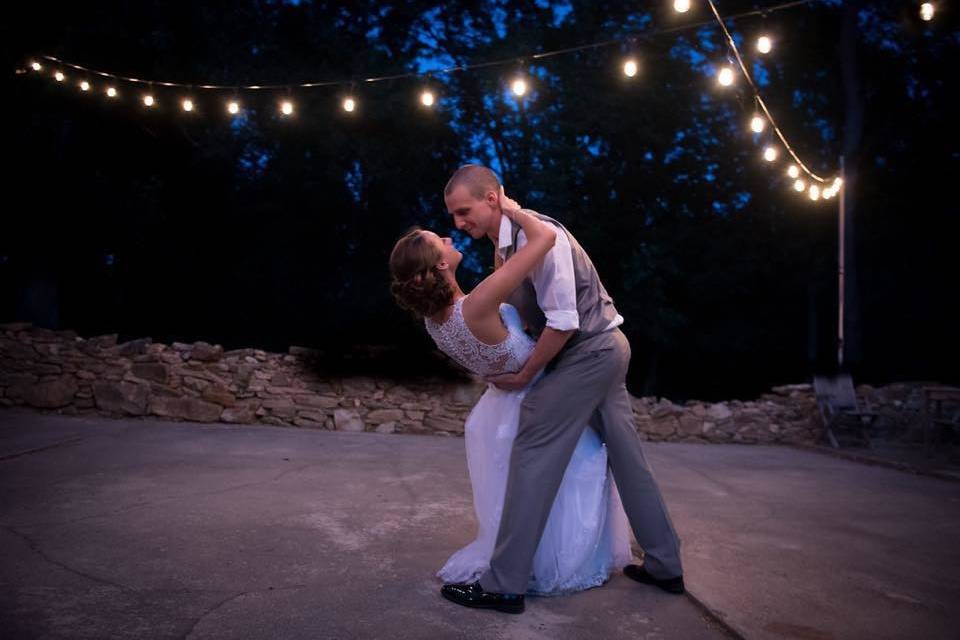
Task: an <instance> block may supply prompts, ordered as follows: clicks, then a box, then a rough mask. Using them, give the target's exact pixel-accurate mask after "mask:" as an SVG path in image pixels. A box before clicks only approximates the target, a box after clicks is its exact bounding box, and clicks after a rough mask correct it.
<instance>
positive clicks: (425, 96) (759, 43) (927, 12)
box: [28, 0, 935, 199]
mask: <svg viewBox="0 0 960 640" xmlns="http://www.w3.org/2000/svg"><path fill="white" fill-rule="evenodd" d="M813 1H814V0H799V1H787V2H783V3H782V4H779V5H777V6H774V7H766V8H764V9H762V10H758V9H754V10H751V11H745V12H742V13H739V14H731V15H728V16H725V17H721V16H720V14H719V12H718V11H717V8H716V5H715V3H714V2H713V0H707V4H708V5H709V8H710V9H711V11H712V12H713V15H714V17H715V18H716V22H717V25H719V26H720V28H721V30H722V32H723V34H724V35H725V37H726V39H727V41H728V44H729V47H730V50H731V53H732V56H730V57H728V62H729V64H725V65H722V66H720V67H719V68H718V71H717V80H718V83H719V84H720V85H721V86H723V87H729V86H731V85H733V84H735V83H736V82H737V78H736V75H735V71H736V66H737V65H739V67H740V70H741V71H742V72H743V74H744V76H745V80H746V81H747V82H748V83H749V84H750V85H751V87H752V88H753V91H754V95H755V99H756V103H757V110H756V112H755V114H754V115H753V117H752V118H751V121H750V128H751V130H752V131H753V132H754V133H762V132H764V131H765V130H766V129H767V126H768V123H769V126H770V128H771V129H772V130H773V132H774V133H775V134H776V136H777V138H779V142H780V143H782V144H778V145H776V146H775V147H772V146H768V147H766V148H765V149H764V152H763V156H764V158H765V159H766V160H767V161H768V162H774V161H775V160H776V159H777V158H778V157H779V147H780V146H782V147H784V149H785V153H788V154H789V155H790V156H791V157H792V159H793V160H794V161H795V164H791V165H790V166H789V168H788V170H787V175H789V176H790V177H791V179H793V180H795V181H796V182H799V183H801V185H802V186H801V189H799V190H801V191H802V190H806V182H804V181H802V180H800V179H799V176H800V175H801V171H802V172H805V173H806V174H807V175H808V176H809V178H810V182H814V181H816V182H819V183H826V182H827V179H825V178H822V177H820V176H817V175H816V174H815V173H814V172H813V171H811V170H810V169H809V168H808V167H807V166H805V165H804V163H803V162H802V161H801V159H800V158H799V157H798V156H797V154H796V152H795V151H794V150H793V148H792V147H791V146H790V144H789V143H788V141H787V140H786V138H785V137H784V135H783V133H782V132H781V131H780V130H779V128H778V127H777V123H776V122H775V120H774V118H773V116H772V115H771V113H770V111H769V110H768V108H767V106H766V104H765V103H764V101H763V100H762V98H761V96H760V93H759V90H758V89H757V87H756V84H755V82H754V80H753V78H752V77H751V74H750V72H749V71H748V69H747V68H746V67H745V66H744V62H743V59H742V58H741V55H740V52H739V51H738V47H737V45H736V43H735V42H734V40H733V38H732V36H731V35H730V32H729V30H728V29H727V27H726V24H725V23H726V22H727V21H730V20H734V19H738V18H741V17H744V16H761V17H763V18H766V16H767V14H768V13H770V12H773V11H779V10H781V9H786V8H789V7H794V6H797V5H802V4H808V3H810V2H813ZM672 4H673V8H674V10H675V11H676V12H678V13H686V12H688V11H690V10H691V8H692V7H693V3H692V2H691V0H673V2H672ZM934 13H935V6H934V3H932V2H924V3H922V5H921V7H920V14H921V17H922V18H923V19H924V20H931V19H932V18H933V16H934ZM700 26H702V25H696V24H690V25H681V26H680V27H676V26H671V27H669V28H664V29H655V30H652V31H648V32H646V33H645V34H644V35H645V37H649V36H650V35H653V34H655V33H659V32H664V33H667V32H675V31H677V30H683V29H693V28H699V27H700ZM765 31H766V29H761V30H760V35H759V36H758V37H757V38H756V40H755V46H756V50H757V51H758V52H760V53H761V54H766V53H769V52H770V51H772V47H773V44H774V43H773V39H772V38H771V36H770V35H769V33H768V32H766V33H765ZM620 42H621V41H620V40H616V39H611V40H606V41H602V42H594V43H588V44H582V45H577V46H573V47H568V48H565V49H558V50H555V51H546V52H540V53H537V54H536V55H534V56H533V58H542V57H546V56H553V55H558V54H565V53H570V52H574V51H582V50H587V49H594V48H598V47H606V46H609V45H611V44H617V43H620ZM627 46H628V48H627V50H626V53H627V56H626V57H625V58H624V59H623V60H622V62H623V65H622V72H623V74H624V75H625V76H626V77H628V78H633V77H635V76H636V75H637V74H638V73H639V63H638V61H637V56H636V55H635V54H636V51H637V49H636V42H635V39H630V42H629V43H627ZM39 59H46V60H48V61H49V62H50V63H51V64H54V65H57V66H62V67H70V68H72V69H76V70H77V71H79V72H80V74H81V76H82V75H88V77H89V74H96V75H99V76H102V77H105V78H110V79H114V80H116V81H119V82H128V83H141V84H144V85H149V86H150V87H151V89H152V87H153V85H154V84H157V85H162V86H164V87H181V88H183V89H184V92H192V91H194V90H196V89H203V90H216V89H226V90H229V89H234V90H235V91H236V90H240V89H243V90H275V89H283V88H286V89H287V93H288V94H289V92H290V86H289V85H243V86H221V85H216V84H197V85H187V84H182V83H176V82H160V81H159V80H155V79H154V80H150V79H140V78H133V77H125V76H120V75H115V74H112V73H108V72H105V71H100V70H96V69H88V68H85V67H82V66H80V65H76V64H73V63H70V62H67V61H63V60H58V59H57V58H54V57H52V56H46V55H44V56H40V57H39ZM510 63H513V64H519V65H521V66H520V68H519V69H518V71H519V73H518V74H517V75H516V76H514V78H513V80H512V81H511V82H510V89H511V91H512V93H513V94H514V95H515V96H518V97H520V96H525V95H527V93H528V90H529V88H530V86H529V80H528V78H527V76H526V74H525V71H524V69H523V66H522V65H523V63H524V60H523V59H522V58H517V59H513V60H497V61H492V62H484V63H479V64H471V65H456V66H451V67H449V68H444V69H440V70H438V71H434V72H432V73H450V72H454V71H463V70H467V69H473V68H480V67H489V66H500V65H506V64H510ZM28 65H29V68H32V69H33V70H35V71H40V70H41V69H43V65H41V63H40V62H39V61H38V59H34V60H30V61H29V62H28ZM429 75H431V74H428V77H429ZM420 76H421V74H419V73H417V72H407V73H401V74H394V75H383V76H377V77H371V78H366V79H364V82H379V81H392V80H396V79H401V78H413V77H420ZM54 77H55V78H56V80H57V81H58V82H63V81H64V80H65V79H66V76H65V75H64V73H63V72H62V71H59V70H57V71H56V73H55V74H54ZM345 84H347V81H343V80H328V81H320V82H305V83H301V84H297V85H292V86H296V87H300V88H308V87H322V86H336V85H345ZM350 84H351V86H352V85H353V83H352V82H350ZM80 86H81V89H82V90H83V91H87V90H89V88H90V83H89V82H87V81H83V82H82V83H80ZM106 93H107V95H108V96H109V97H111V98H115V97H117V90H116V88H115V87H114V86H110V87H108V88H106ZM188 95H189V94H188ZM142 101H143V104H144V105H145V106H147V107H153V106H154V105H155V104H156V102H155V99H154V97H153V95H150V94H145V95H142ZM420 102H421V104H422V105H423V106H425V107H431V106H433V105H434V104H435V103H436V96H435V95H434V94H433V92H431V91H429V90H427V89H424V90H423V91H421V94H420ZM181 107H182V109H183V111H185V112H191V111H194V108H195V105H194V102H193V100H192V99H189V98H188V99H183V100H182V101H181ZM342 107H343V109H344V110H345V111H347V112H353V111H354V110H355V109H356V107H357V103H356V100H355V99H354V98H353V97H348V98H345V99H343V102H342ZM227 109H228V111H229V112H230V113H238V112H239V110H240V107H239V104H236V106H234V105H233V104H228V107H227ZM281 111H282V113H284V115H290V114H291V113H292V112H293V103H292V102H286V103H283V104H282V106H281ZM771 142H774V143H775V144H776V141H771ZM838 180H839V179H838ZM796 182H795V183H794V184H795V188H796ZM839 188H840V187H839V184H838V183H836V182H835V183H834V185H832V186H831V187H829V188H827V187H823V186H818V187H817V193H818V195H819V196H822V197H823V198H825V199H826V198H829V197H831V196H832V195H835V194H836V192H837V191H838V190H839Z"/></svg>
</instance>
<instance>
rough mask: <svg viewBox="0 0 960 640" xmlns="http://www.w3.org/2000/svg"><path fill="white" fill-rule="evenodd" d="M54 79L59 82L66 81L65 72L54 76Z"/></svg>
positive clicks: (59, 72)
mask: <svg viewBox="0 0 960 640" xmlns="http://www.w3.org/2000/svg"><path fill="white" fill-rule="evenodd" d="M53 77H54V78H56V79H57V82H63V79H64V78H65V77H66V76H65V75H63V72H62V71H57V72H56V73H55V74H53Z"/></svg>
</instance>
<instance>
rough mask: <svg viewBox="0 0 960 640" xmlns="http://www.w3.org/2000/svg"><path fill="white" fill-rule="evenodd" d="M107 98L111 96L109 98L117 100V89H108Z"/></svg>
mask: <svg viewBox="0 0 960 640" xmlns="http://www.w3.org/2000/svg"><path fill="white" fill-rule="evenodd" d="M107 96H109V97H111V98H116V97H117V90H116V89H115V88H113V87H107Z"/></svg>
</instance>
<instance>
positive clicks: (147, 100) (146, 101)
mask: <svg viewBox="0 0 960 640" xmlns="http://www.w3.org/2000/svg"><path fill="white" fill-rule="evenodd" d="M143 104H144V105H146V106H148V107H152V106H153V96H151V95H150V94H149V93H148V94H147V95H145V96H143Z"/></svg>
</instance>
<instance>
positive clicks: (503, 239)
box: [497, 214, 513, 251]
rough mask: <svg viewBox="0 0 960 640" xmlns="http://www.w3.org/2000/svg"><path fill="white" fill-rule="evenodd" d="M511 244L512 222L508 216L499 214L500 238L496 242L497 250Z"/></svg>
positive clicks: (501, 249)
mask: <svg viewBox="0 0 960 640" xmlns="http://www.w3.org/2000/svg"><path fill="white" fill-rule="evenodd" d="M512 244H513V224H512V223H511V222H510V218H508V217H507V216H505V215H503V214H501V215H500V238H499V239H498V242H497V250H498V251H503V250H505V249H506V248H507V247H509V246H510V245H512Z"/></svg>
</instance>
